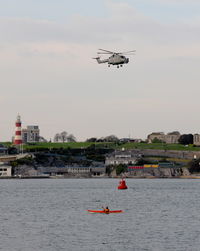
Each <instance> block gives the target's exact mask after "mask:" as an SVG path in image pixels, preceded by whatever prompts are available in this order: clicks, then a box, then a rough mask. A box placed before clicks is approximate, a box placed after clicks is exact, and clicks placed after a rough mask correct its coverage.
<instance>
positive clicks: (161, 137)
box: [147, 132, 165, 143]
mask: <svg viewBox="0 0 200 251" xmlns="http://www.w3.org/2000/svg"><path fill="white" fill-rule="evenodd" d="M155 139H157V140H160V141H162V142H164V141H165V134H164V132H152V133H151V134H149V135H148V136H147V142H148V143H152V142H153V140H155Z"/></svg>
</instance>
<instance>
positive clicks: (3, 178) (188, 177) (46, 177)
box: [0, 175, 200, 180]
mask: <svg viewBox="0 0 200 251" xmlns="http://www.w3.org/2000/svg"><path fill="white" fill-rule="evenodd" d="M121 178H122V177H121V176H116V177H108V176H107V177H106V176H105V177H60V176H59V177H58V176H24V177H14V176H13V177H0V180H5V179H121ZM124 178H125V179H200V176H199V175H195V176H193V175H191V176H190V175H187V176H179V177H155V176H143V177H142V176H140V177H136V176H135V177H124Z"/></svg>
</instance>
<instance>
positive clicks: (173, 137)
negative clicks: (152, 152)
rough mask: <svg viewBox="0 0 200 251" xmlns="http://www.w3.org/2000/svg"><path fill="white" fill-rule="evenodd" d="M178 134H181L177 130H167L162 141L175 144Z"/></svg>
mask: <svg viewBox="0 0 200 251" xmlns="http://www.w3.org/2000/svg"><path fill="white" fill-rule="evenodd" d="M180 136H181V134H180V132H178V131H175V132H169V133H168V134H167V135H165V137H164V142H165V143H167V144H177V143H178V140H179V138H180Z"/></svg>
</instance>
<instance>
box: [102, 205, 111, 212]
mask: <svg viewBox="0 0 200 251" xmlns="http://www.w3.org/2000/svg"><path fill="white" fill-rule="evenodd" d="M102 208H103V210H104V212H105V213H106V214H109V212H110V209H109V208H108V207H106V208H104V207H102Z"/></svg>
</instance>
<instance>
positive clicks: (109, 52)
mask: <svg viewBox="0 0 200 251" xmlns="http://www.w3.org/2000/svg"><path fill="white" fill-rule="evenodd" d="M99 50H100V51H105V52H108V53H111V54H113V53H115V52H113V51H107V50H104V49H99Z"/></svg>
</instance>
